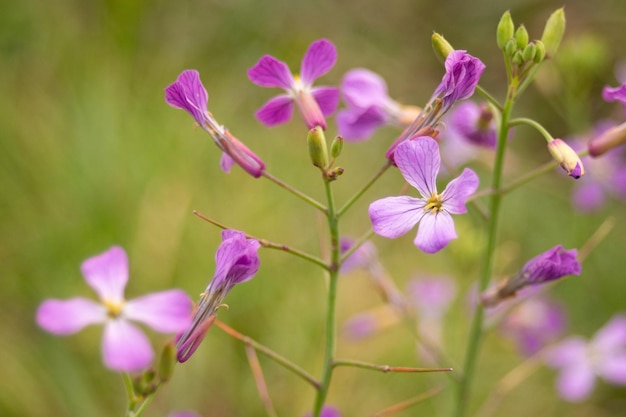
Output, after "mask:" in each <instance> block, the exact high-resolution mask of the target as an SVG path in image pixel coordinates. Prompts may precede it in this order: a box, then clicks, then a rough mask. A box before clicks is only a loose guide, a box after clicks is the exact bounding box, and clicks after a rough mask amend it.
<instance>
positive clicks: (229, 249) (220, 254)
mask: <svg viewBox="0 0 626 417" xmlns="http://www.w3.org/2000/svg"><path fill="white" fill-rule="evenodd" d="M259 247H260V244H259V242H258V241H257V240H255V239H246V235H245V233H243V232H239V231H237V230H224V231H223V232H222V243H221V244H220V246H219V248H218V249H217V252H216V254H215V263H216V270H215V276H214V278H213V281H211V284H210V286H209V288H210V289H215V288H221V286H222V285H225V286H226V291H229V290H230V288H232V286H233V285H235V284H239V283H241V282H245V281H248V280H250V279H252V277H253V276H254V274H256V272H257V271H258V270H259V265H260V260H259V255H258V250H259Z"/></svg>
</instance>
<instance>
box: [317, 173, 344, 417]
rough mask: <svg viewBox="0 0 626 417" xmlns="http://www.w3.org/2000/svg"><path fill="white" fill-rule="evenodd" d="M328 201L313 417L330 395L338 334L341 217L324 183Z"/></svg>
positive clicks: (326, 184) (327, 184) (329, 185)
mask: <svg viewBox="0 0 626 417" xmlns="http://www.w3.org/2000/svg"><path fill="white" fill-rule="evenodd" d="M324 188H325V190H326V199H327V200H328V229H329V232H330V269H329V271H328V272H329V283H328V306H327V311H326V340H325V342H326V343H325V346H324V369H323V371H322V378H321V385H320V389H319V390H318V391H317V395H316V396H315V403H314V405H313V417H319V416H320V413H321V412H322V407H323V406H324V401H325V400H326V396H327V395H328V389H329V387H330V380H331V378H332V375H333V363H334V358H335V339H336V334H337V329H336V326H337V324H336V320H335V307H336V304H337V281H338V278H339V267H340V266H341V264H340V259H339V256H340V247H339V216H338V214H337V212H336V211H335V200H334V197H333V193H332V189H331V184H330V182H329V181H326V180H325V181H324Z"/></svg>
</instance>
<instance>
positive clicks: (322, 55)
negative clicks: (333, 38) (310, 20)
mask: <svg viewBox="0 0 626 417" xmlns="http://www.w3.org/2000/svg"><path fill="white" fill-rule="evenodd" d="M336 61H337V49H336V48H335V45H333V43H332V42H330V41H329V40H326V39H320V40H318V41H315V42H313V43H312V44H311V46H309V49H308V50H307V51H306V54H304V58H302V66H301V67H300V77H301V78H302V82H303V84H304V85H308V86H311V85H313V82H314V81H315V80H316V79H318V78H319V77H321V76H322V75H324V74H326V73H327V72H328V71H330V69H331V68H332V67H333V66H334V65H335V62H336Z"/></svg>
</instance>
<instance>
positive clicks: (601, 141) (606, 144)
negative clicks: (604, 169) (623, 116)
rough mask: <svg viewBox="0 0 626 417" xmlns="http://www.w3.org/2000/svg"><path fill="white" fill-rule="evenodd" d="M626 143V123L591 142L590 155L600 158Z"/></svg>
mask: <svg viewBox="0 0 626 417" xmlns="http://www.w3.org/2000/svg"><path fill="white" fill-rule="evenodd" d="M624 143H626V123H622V124H621V125H619V126H615V127H612V128H610V129H608V130H607V131H605V132H604V133H602V134H601V135H600V136H598V137H596V138H593V139H591V141H590V142H589V155H591V156H593V157H594V158H595V157H598V156H600V155H602V154H604V153H606V152H608V151H610V150H611V149H613V148H616V147H618V146H620V145H622V144H624Z"/></svg>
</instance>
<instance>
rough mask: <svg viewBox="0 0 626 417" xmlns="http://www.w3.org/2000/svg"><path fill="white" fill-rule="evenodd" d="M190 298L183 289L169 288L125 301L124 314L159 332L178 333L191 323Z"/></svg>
mask: <svg viewBox="0 0 626 417" xmlns="http://www.w3.org/2000/svg"><path fill="white" fill-rule="evenodd" d="M191 309H192V303H191V299H190V298H189V296H187V294H185V292H184V291H181V290H169V291H162V292H158V293H154V294H148V295H144V296H143V297H139V298H135V299H134V300H130V301H128V302H126V305H125V306H124V315H125V316H126V317H127V318H128V319H130V320H136V321H140V322H142V323H144V324H146V325H148V326H150V327H151V328H153V329H154V330H156V331H158V332H161V333H179V332H182V331H183V330H185V329H186V328H187V326H189V324H191Z"/></svg>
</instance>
